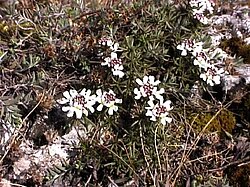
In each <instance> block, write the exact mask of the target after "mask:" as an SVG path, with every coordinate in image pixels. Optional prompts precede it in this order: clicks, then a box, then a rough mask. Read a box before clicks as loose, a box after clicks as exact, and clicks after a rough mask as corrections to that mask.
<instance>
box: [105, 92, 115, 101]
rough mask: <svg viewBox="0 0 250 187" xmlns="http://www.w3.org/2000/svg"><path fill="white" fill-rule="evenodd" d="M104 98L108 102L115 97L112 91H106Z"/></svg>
mask: <svg viewBox="0 0 250 187" xmlns="http://www.w3.org/2000/svg"><path fill="white" fill-rule="evenodd" d="M104 99H105V102H106V103H110V102H112V101H115V99H116V97H115V95H114V94H112V93H106V94H105V96H104Z"/></svg>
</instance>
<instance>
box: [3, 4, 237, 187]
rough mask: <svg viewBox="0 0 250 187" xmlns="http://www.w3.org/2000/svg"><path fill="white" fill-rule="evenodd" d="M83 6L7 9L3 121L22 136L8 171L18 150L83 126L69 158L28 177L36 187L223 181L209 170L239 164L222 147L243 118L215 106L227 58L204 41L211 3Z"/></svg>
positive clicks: (9, 156) (8, 155)
mask: <svg viewBox="0 0 250 187" xmlns="http://www.w3.org/2000/svg"><path fill="white" fill-rule="evenodd" d="M84 2H85V1H74V3H75V4H74V3H73V4H71V6H67V5H63V6H58V4H54V3H51V2H39V3H38V4H36V5H34V4H32V3H31V5H30V6H31V7H32V8H27V7H26V8H27V9H24V10H23V9H22V8H20V6H21V5H22V6H25V4H19V6H16V5H12V6H13V7H12V9H7V10H6V11H7V12H6V16H4V17H3V19H2V20H1V23H0V35H1V46H0V50H1V51H0V55H1V59H0V62H1V64H0V70H1V72H2V75H1V77H2V79H1V80H0V81H1V82H0V83H1V86H2V85H4V88H3V89H2V90H3V91H2V90H1V96H2V98H1V103H3V104H1V105H0V106H1V111H2V112H1V117H2V119H4V122H3V123H5V124H8V125H10V127H11V128H12V129H11V131H12V130H13V128H16V129H17V130H18V132H16V133H14V135H13V141H11V142H9V144H10V146H7V145H6V147H4V148H3V149H2V150H3V152H4V154H1V155H2V157H1V160H0V161H1V163H4V164H7V163H8V162H9V163H8V164H9V165H11V163H12V165H14V166H15V163H16V161H17V160H18V158H16V157H15V156H13V155H15V151H17V152H18V155H19V156H20V155H21V153H20V152H21V151H20V150H19V149H18V148H16V149H17V150H15V149H14V148H13V147H16V146H17V147H18V144H21V142H25V140H33V141H34V147H35V148H37V149H39V148H41V147H42V146H49V145H50V144H53V142H54V139H53V137H52V135H51V134H53V133H51V134H50V135H48V132H51V130H52V131H53V132H56V134H58V136H63V135H66V134H67V132H69V131H70V130H71V129H74V128H78V127H84V134H81V135H80V133H79V134H78V136H77V137H76V139H79V140H80V141H79V143H78V144H75V145H74V144H73V147H71V148H70V149H69V150H67V154H68V156H67V158H66V160H64V161H62V163H61V164H58V165H60V166H58V165H54V167H48V168H47V170H46V172H41V174H39V175H38V176H39V177H37V176H36V177H34V176H33V177H32V182H33V183H34V184H37V185H45V186H46V185H47V186H51V185H52V186H53V185H54V184H55V183H56V182H58V181H59V182H60V181H63V183H64V184H65V185H66V186H79V185H80V186H83V185H85V186H133V185H134V186H162V185H165V186H168V185H172V186H181V185H184V184H186V185H187V184H188V185H189V183H191V184H197V185H198V183H200V184H202V183H207V181H210V179H211V178H213V176H214V175H219V177H222V178H223V177H224V175H223V174H221V173H219V174H218V173H216V174H214V172H212V171H213V169H216V168H220V167H222V166H223V159H227V161H231V160H233V157H230V155H231V154H233V153H232V151H233V150H232V147H230V146H232V145H231V144H230V143H231V142H229V141H226V140H224V139H223V138H225V137H226V138H232V137H231V134H232V133H233V128H234V127H235V125H236V121H235V120H236V119H235V117H234V114H233V113H232V112H230V111H229V110H228V109H227V108H228V106H229V105H230V102H228V103H229V104H228V103H227V104H224V103H221V102H220V101H218V100H217V99H216V98H215V97H214V96H215V94H214V92H215V91H216V90H215V89H214V87H215V86H219V85H221V83H222V80H223V77H224V76H225V75H226V74H228V72H227V71H226V70H225V68H224V67H225V63H224V62H225V60H226V59H227V58H228V56H229V55H228V54H226V53H225V52H224V51H223V50H222V49H220V48H219V44H218V42H215V41H214V38H213V37H212V36H211V35H210V34H209V33H208V32H207V30H208V28H209V19H208V18H209V15H210V14H212V11H213V6H214V3H213V2H212V1H208V0H197V1H181V2H177V1H176V2H175V1H167V0H163V1H156V0H150V1H139V2H131V3H130V4H129V2H126V3H127V4H126V3H122V2H120V3H117V4H116V6H113V7H112V8H108V7H105V8H100V9H95V10H94V8H93V4H92V5H89V4H88V3H87V4H86V6H83V3H84ZM87 5H89V6H90V7H91V8H92V9H90V8H88V7H87ZM13 8H14V9H13ZM8 11H9V12H8ZM197 85H198V86H197ZM196 91H201V92H202V91H203V92H206V94H207V95H209V99H210V100H206V98H204V97H203V94H202V93H198V94H196ZM204 116H205V117H204ZM225 116H226V117H225ZM227 116H229V117H230V118H229V119H232V121H230V126H229V127H227V124H226V123H228V122H227V121H226V120H225V118H227ZM231 123H232V124H231ZM6 126H7V125H6ZM13 131H14V132H15V129H14V130H13ZM216 131H219V134H218V133H217V132H216ZM221 133H225V136H220V135H221ZM220 138H221V139H222V140H221V139H220ZM226 138H225V139H226ZM7 142H8V141H6V142H5V143H6V144H7ZM16 142H17V143H16ZM217 145H220V146H217ZM12 148H13V149H14V150H12ZM12 151H13V153H12ZM63 153H65V152H63ZM53 154H55V153H53ZM57 155H58V156H60V153H58V154H57ZM64 155H65V154H64ZM219 156H220V157H219ZM219 158H220V159H219ZM230 159H231V160H230ZM218 160H219V161H218ZM13 163H14V164H13ZM10 167H12V166H7V167H6V168H8V169H9V170H10ZM8 169H6V171H8ZM14 170H15V169H14ZM210 170H211V172H209V171H210ZM31 171H32V169H30V170H29V169H27V171H26V172H27V173H29V174H30V173H32V172H31ZM22 172H23V173H24V171H22ZM22 172H21V173H22ZM3 173H4V172H3ZM3 175H4V176H8V178H9V180H11V181H13V182H18V181H17V180H16V179H15V178H11V176H10V175H8V172H5V173H4V174H3ZM30 175H31V174H30ZM25 176H26V175H25ZM201 176H202V177H203V179H201ZM213 182H214V181H213ZM21 183H23V184H24V185H28V182H27V181H25V180H24V182H21ZM215 183H226V181H224V180H222V179H221V180H219V182H218V181H215V182H214V184H215Z"/></svg>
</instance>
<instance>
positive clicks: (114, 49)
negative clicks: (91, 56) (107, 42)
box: [110, 43, 119, 52]
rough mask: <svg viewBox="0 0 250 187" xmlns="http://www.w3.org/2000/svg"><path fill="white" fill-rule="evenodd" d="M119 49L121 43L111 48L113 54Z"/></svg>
mask: <svg viewBox="0 0 250 187" xmlns="http://www.w3.org/2000/svg"><path fill="white" fill-rule="evenodd" d="M118 48H119V43H114V44H113V45H111V46H110V49H111V50H112V52H116V51H118Z"/></svg>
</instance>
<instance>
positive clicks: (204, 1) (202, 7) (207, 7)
mask: <svg viewBox="0 0 250 187" xmlns="http://www.w3.org/2000/svg"><path fill="white" fill-rule="evenodd" d="M189 4H190V6H191V7H192V8H193V15H194V17H195V18H196V19H198V20H199V21H200V22H201V23H203V24H208V21H209V20H208V19H207V17H206V16H205V15H204V13H205V12H206V11H207V12H209V13H210V14H212V13H213V10H214V8H213V6H214V5H215V4H214V3H213V2H211V1H210V0H191V1H190V2H189Z"/></svg>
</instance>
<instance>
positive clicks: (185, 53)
mask: <svg viewBox="0 0 250 187" xmlns="http://www.w3.org/2000/svg"><path fill="white" fill-rule="evenodd" d="M177 49H179V50H181V56H187V49H186V45H185V43H181V44H180V45H177Z"/></svg>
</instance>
